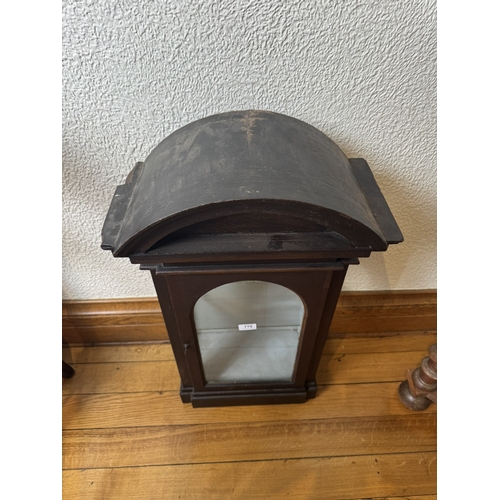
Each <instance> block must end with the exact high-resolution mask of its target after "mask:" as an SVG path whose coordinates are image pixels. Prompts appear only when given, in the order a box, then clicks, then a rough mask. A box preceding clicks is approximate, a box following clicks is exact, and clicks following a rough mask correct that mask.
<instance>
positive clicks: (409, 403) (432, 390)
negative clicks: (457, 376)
mask: <svg viewBox="0 0 500 500" xmlns="http://www.w3.org/2000/svg"><path fill="white" fill-rule="evenodd" d="M398 395H399V399H400V401H401V402H402V403H403V404H404V405H405V406H406V407H407V408H409V409H410V410H415V411H422V410H425V409H427V408H428V407H429V405H430V404H431V403H437V344H433V345H431V346H430V347H429V356H426V357H425V358H424V359H423V360H422V364H421V366H420V367H419V368H417V369H416V370H411V369H408V370H406V380H405V381H404V382H402V383H401V385H400V386H399V390H398Z"/></svg>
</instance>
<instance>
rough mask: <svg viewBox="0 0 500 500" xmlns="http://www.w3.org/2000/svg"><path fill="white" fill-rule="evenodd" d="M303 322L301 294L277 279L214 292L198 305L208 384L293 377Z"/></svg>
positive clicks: (196, 317) (239, 283) (196, 319)
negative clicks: (281, 283) (274, 281)
mask: <svg viewBox="0 0 500 500" xmlns="http://www.w3.org/2000/svg"><path fill="white" fill-rule="evenodd" d="M303 320H304V304H303V303H302V300H301V299H300V297H299V296H298V295H297V294H296V293H294V292H292V291H291V290H289V289H288V288H285V287H283V286H281V285H276V284H275V283H268V282H264V281H237V282H234V283H228V284H226V285H222V286H219V287H217V288H214V289H213V290H210V291H209V292H207V293H206V294H205V295H203V296H202V297H200V299H198V301H197V302H196V304H195V306H194V322H195V326H196V332H197V334H198V343H199V346H200V352H201V359H202V363H203V370H204V373H205V378H206V380H207V382H212V383H231V382H235V383H236V382H238V383H239V382H271V381H273V382H274V381H291V380H292V377H293V371H294V366H295V359H296V357H297V348H298V344H299V337H300V332H301V330H302V323H303Z"/></svg>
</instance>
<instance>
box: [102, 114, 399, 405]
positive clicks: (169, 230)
mask: <svg viewBox="0 0 500 500" xmlns="http://www.w3.org/2000/svg"><path fill="white" fill-rule="evenodd" d="M401 241H403V237H402V234H401V231H400V230H399V228H398V226H397V224H396V222H395V220H394V217H393V216H392V214H391V212H390V209H389V207H388V205H387V203H386V201H385V199H384V197H383V195H382V193H381V192H380V189H379V188H378V186H377V184H376V182H375V179H374V177H373V175H372V172H371V170H370V168H369V166H368V164H367V163H366V161H364V160H363V159H347V158H346V156H345V155H344V154H343V152H342V151H341V150H340V148H339V147H338V146H337V145H336V144H335V143H334V142H333V141H332V140H330V139H329V138H328V137H326V136H325V135H324V134H322V133H321V132H320V131H318V130H317V129H315V128H314V127H312V126H310V125H307V124H306V123H304V122H301V121H299V120H296V119H294V118H290V117H288V116H284V115H280V114H277V113H270V112H263V111H236V112H229V113H223V114H219V115H214V116H210V117H207V118H204V119H201V120H198V121H195V122H193V123H191V124H189V125H187V126H185V127H183V128H181V129H179V130H177V131H176V132H174V133H173V134H171V135H170V136H168V137H167V138H166V139H165V140H163V141H162V142H161V143H160V144H159V145H158V146H157V147H156V148H155V149H154V150H153V151H152V152H151V154H150V155H149V156H148V158H147V159H146V160H145V162H144V163H138V164H137V165H136V167H135V168H134V169H133V170H132V171H131V173H130V174H129V176H128V177H127V180H126V182H125V184H123V185H121V186H118V187H117V189H116V192H115V195H114V197H113V200H112V202H111V206H110V208H109V211H108V215H107V217H106V221H105V223H104V227H103V230H102V248H103V249H105V250H111V251H112V252H113V255H114V256H115V257H128V258H129V259H130V261H131V262H132V263H134V264H140V268H141V269H145V270H149V271H150V272H151V275H152V278H153V282H154V285H155V288H156V291H157V294H158V299H159V302H160V306H161V309H162V312H163V316H164V319H165V324H166V326H167V330H168V332H169V337H170V341H171V344H172V349H173V352H174V355H175V359H176V362H177V366H178V369H179V373H180V377H181V390H180V394H181V398H182V400H183V401H184V402H191V403H192V404H193V406H195V407H202V406H222V405H240V404H266V403H272V404H274V403H300V402H304V401H306V399H308V398H311V397H314V396H315V394H316V381H315V375H316V371H317V368H318V363H319V359H320V356H321V352H322V349H323V346H324V343H325V340H326V337H327V334H328V327H329V325H330V323H331V320H332V317H333V314H334V311H335V306H336V304H337V300H338V297H339V294H340V290H341V288H342V284H343V281H344V278H345V275H346V272H347V269H348V267H349V265H351V264H357V263H358V262H359V261H358V258H360V257H368V256H369V255H370V254H371V252H372V251H385V250H386V249H387V248H388V245H389V244H393V243H399V242H401Z"/></svg>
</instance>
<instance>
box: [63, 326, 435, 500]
mask: <svg viewBox="0 0 500 500" xmlns="http://www.w3.org/2000/svg"><path fill="white" fill-rule="evenodd" d="M435 342H436V335H435V332H425V333H415V334H405V335H397V336H383V337H377V336H376V335H372V336H369V337H367V338H333V339H329V340H328V341H327V344H326V346H325V350H324V354H323V357H322V360H321V364H320V369H319V371H318V383H319V384H320V386H319V390H318V395H317V397H316V398H315V399H312V400H309V401H307V402H306V403H304V404H298V405H269V406H247V407H244V406H242V407H227V408H197V409H193V408H192V407H191V405H186V404H183V403H182V402H181V401H180V398H179V392H178V390H179V387H178V386H179V377H178V374H177V371H176V369H175V363H174V361H173V356H172V351H171V348H170V345H169V344H165V343H162V344H159V343H158V344H128V345H109V346H98V347H71V348H67V349H64V350H63V359H65V361H67V362H70V363H71V364H72V366H73V367H74V368H75V376H74V377H73V378H71V379H65V380H63V406H62V410H63V441H62V444H63V450H62V451H63V499H64V500H70V499H71V500H73V499H76V498H78V499H84V500H85V499H89V500H97V499H102V498H105V499H107V500H108V499H110V500H113V499H120V500H129V499H143V498H144V499H160V498H161V499H177V498H183V499H190V498H192V499H222V498H235V499H246V498H249V499H253V498H257V499H266V500H267V499H280V500H282V499H285V498H295V499H297V500H298V499H300V500H302V499H314V500H316V499H329V500H343V499H345V500H348V499H349V500H366V499H368V498H369V499H370V500H436V450H437V445H436V418H437V413H436V412H437V406H436V405H434V404H433V405H431V406H430V407H429V408H428V409H427V410H426V411H425V412H411V411H410V410H407V409H406V408H405V407H404V406H403V405H402V404H401V403H400V402H399V400H398V397H397V389H398V387H399V384H400V382H401V380H402V379H403V378H404V371H405V369H406V368H413V367H417V366H418V365H419V363H420V361H421V359H422V356H424V355H425V352H426V350H427V348H428V347H429V346H430V345H431V344H432V343H435Z"/></svg>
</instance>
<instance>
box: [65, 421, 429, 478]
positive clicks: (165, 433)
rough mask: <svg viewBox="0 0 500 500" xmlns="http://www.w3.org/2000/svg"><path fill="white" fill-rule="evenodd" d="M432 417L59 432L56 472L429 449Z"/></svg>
mask: <svg viewBox="0 0 500 500" xmlns="http://www.w3.org/2000/svg"><path fill="white" fill-rule="evenodd" d="M435 428H436V414H435V413H424V414H413V415H404V416H403V415H398V416H386V417H380V418H378V419H373V418H366V417H364V418H338V419H321V420H311V421H302V420H291V421H272V422H256V423H248V422H244V423H229V424H212V425H206V424H197V425H170V426H158V427H129V428H121V429H89V430H76V431H64V443H63V467H64V468H65V469H90V468H104V467H131V466H146V465H167V464H168V465H175V464H192V463H208V462H228V461H229V462H234V461H241V460H252V461H253V460H272V459H288V458H304V457H335V456H347V455H368V454H384V453H402V452H417V451H429V450H431V451H432V450H435V449H436V431H435Z"/></svg>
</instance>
